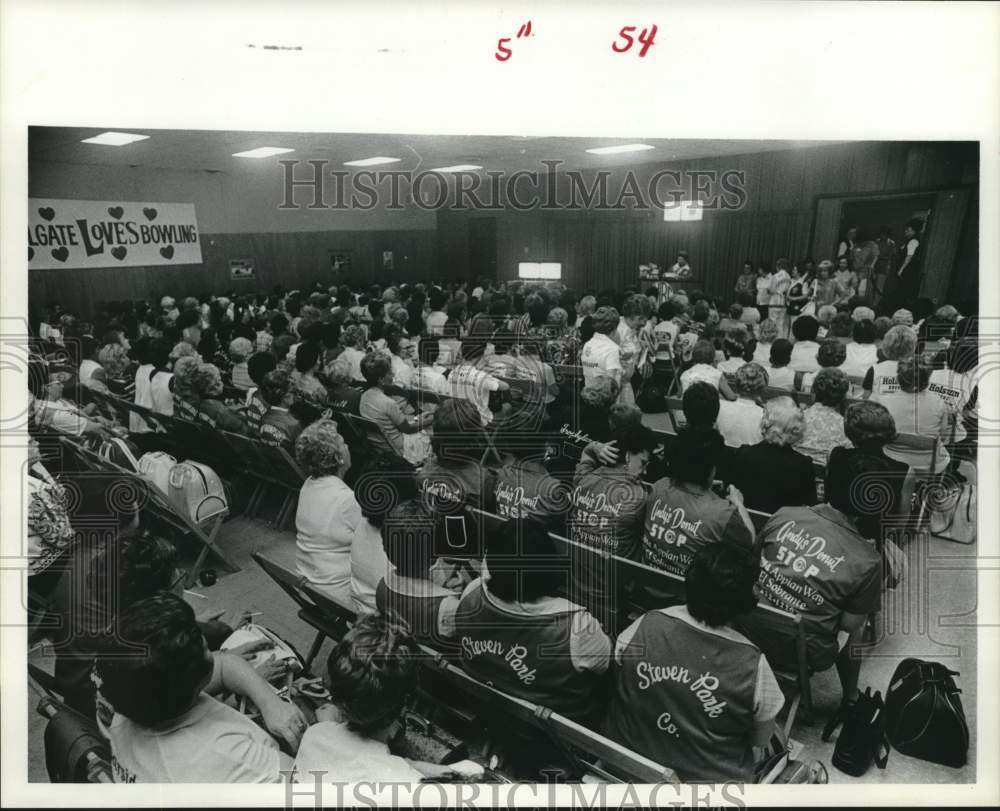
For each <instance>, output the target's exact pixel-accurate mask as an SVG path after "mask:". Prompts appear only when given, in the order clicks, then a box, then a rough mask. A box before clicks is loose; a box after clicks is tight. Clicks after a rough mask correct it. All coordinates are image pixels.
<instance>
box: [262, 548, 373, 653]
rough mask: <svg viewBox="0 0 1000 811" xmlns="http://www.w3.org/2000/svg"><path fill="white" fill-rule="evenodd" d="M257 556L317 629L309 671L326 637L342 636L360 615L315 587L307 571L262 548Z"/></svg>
mask: <svg viewBox="0 0 1000 811" xmlns="http://www.w3.org/2000/svg"><path fill="white" fill-rule="evenodd" d="M253 559H254V561H256V563H257V565H258V566H260V568H261V569H263V570H264V572H265V573H266V574H267V576H268V577H270V578H271V579H272V580H273V581H274V582H275V583H276V584H277V585H278V587H279V588H280V589H281V590H282V591H283V592H285V594H287V595H288V596H289V597H291V598H292V600H294V601H295V603H296V604H297V605H298V606H299V619H301V620H302V621H303V622H305V623H306V624H307V625H309V626H311V627H312V628H314V629H315V631H316V636H315V637H314V639H313V643H312V645H311V646H310V648H309V653H308V654H307V656H306V659H305V663H304V665H305V669H306V670H307V671H308V670H309V668H310V667H311V666H312V663H313V660H314V659H315V658H316V656H317V655H318V654H319V651H320V648H321V647H323V641H324V640H325V639H326V638H327V637H330V638H331V639H340V638H341V637H342V636H343V635H344V634H345V633H347V631H349V630H350V628H351V626H352V625H353V624H354V622H355V620H356V616H355V614H354V612H353V611H350V610H348V609H346V608H344V607H343V606H341V605H340V604H338V603H335V602H334V601H333V600H331V599H330V598H329V597H327V596H326V595H325V594H321V593H320V592H318V591H316V590H315V589H313V588H311V587H310V586H309V583H308V581H307V580H306V578H305V577H304V576H303V575H300V574H299V573H298V572H293V571H292V570H291V569H288V568H286V567H285V566H282V565H281V564H280V563H278V562H277V561H275V560H272V559H271V558H269V557H267V556H266V555H265V554H263V553H262V552H254V553H253Z"/></svg>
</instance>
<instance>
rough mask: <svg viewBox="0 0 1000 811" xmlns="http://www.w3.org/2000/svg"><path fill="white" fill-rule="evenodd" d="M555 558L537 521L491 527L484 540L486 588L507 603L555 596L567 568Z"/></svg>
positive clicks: (521, 521)
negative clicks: (487, 570) (486, 567)
mask: <svg viewBox="0 0 1000 811" xmlns="http://www.w3.org/2000/svg"><path fill="white" fill-rule="evenodd" d="M558 558H559V555H558V552H557V551H556V546H555V543H554V542H553V541H552V538H551V537H550V536H549V533H548V531H547V530H546V528H545V526H544V525H543V524H542V523H541V522H540V521H536V520H534V519H530V518H529V519H523V520H520V521H510V522H507V523H505V524H504V525H503V526H494V527H491V529H490V532H489V534H488V535H487V538H486V565H487V566H488V567H489V570H490V579H489V583H488V588H489V590H490V592H491V593H493V594H495V595H496V596H497V597H499V598H500V599H501V600H505V601H507V602H525V603H530V602H534V601H535V600H540V599H542V598H543V597H555V596H557V595H558V594H559V592H560V590H561V589H562V588H564V587H565V586H566V582H565V581H566V573H567V568H566V565H565V564H563V565H560V563H561V561H559V560H558Z"/></svg>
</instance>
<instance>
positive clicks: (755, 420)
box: [717, 363, 768, 448]
mask: <svg viewBox="0 0 1000 811" xmlns="http://www.w3.org/2000/svg"><path fill="white" fill-rule="evenodd" d="M767 384H768V377H767V371H766V370H765V369H764V367H763V366H761V365H760V364H759V363H746V364H744V365H743V366H741V367H740V368H739V369H738V370H737V371H736V374H735V375H734V380H733V384H732V391H733V393H734V394H736V399H735V400H727V399H723V400H722V401H721V402H720V403H719V419H718V422H717V425H718V428H719V433H721V434H722V436H723V438H724V439H725V440H726V444H727V445H730V446H732V447H734V448H738V447H739V446H740V445H752V444H754V443H756V442H758V441H759V440H760V421H761V419H762V418H763V416H764V411H763V409H762V408H761V407H760V406H759V405H758V400H759V398H760V397H761V395H762V394H763V393H764V389H766V388H767Z"/></svg>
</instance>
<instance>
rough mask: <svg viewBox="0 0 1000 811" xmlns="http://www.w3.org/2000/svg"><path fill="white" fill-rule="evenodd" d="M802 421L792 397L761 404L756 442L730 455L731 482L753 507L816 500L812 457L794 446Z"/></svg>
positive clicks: (769, 509) (768, 507)
mask: <svg viewBox="0 0 1000 811" xmlns="http://www.w3.org/2000/svg"><path fill="white" fill-rule="evenodd" d="M804 428H805V422H804V420H803V417H802V411H801V409H799V407H798V406H797V405H796V404H795V401H794V400H792V398H791V397H775V398H773V399H771V400H768V401H767V402H766V403H765V404H764V408H763V413H762V416H761V420H760V427H759V434H758V436H759V437H761V440H760V441H759V442H756V443H755V444H752V445H751V444H746V445H743V446H742V447H740V448H738V449H737V450H736V452H735V453H734V454H733V456H732V464H731V480H732V484H733V485H734V486H735V487H736V488H737V489H738V490H739V491H740V492H741V493H743V501H744V503H745V504H746V506H747V507H749V508H750V509H753V510H761V511H762V512H768V513H773V512H775V511H776V510H778V509H780V508H781V507H789V506H800V505H810V504H815V503H816V477H815V475H814V474H813V465H812V460H811V459H810V458H809V457H808V456H804V455H803V454H801V453H799V452H797V451H796V450H794V446H795V445H797V444H798V443H799V442H800V441H801V440H802V435H803V431H804Z"/></svg>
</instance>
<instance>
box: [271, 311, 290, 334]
mask: <svg viewBox="0 0 1000 811" xmlns="http://www.w3.org/2000/svg"><path fill="white" fill-rule="evenodd" d="M268 325H269V326H270V327H271V334H272V335H275V336H277V335H284V334H285V333H286V332H288V319H287V318H286V317H285V316H284V315H282V314H281V313H278V314H277V315H275V316H272V317H271V320H270V321H269V322H268Z"/></svg>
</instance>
